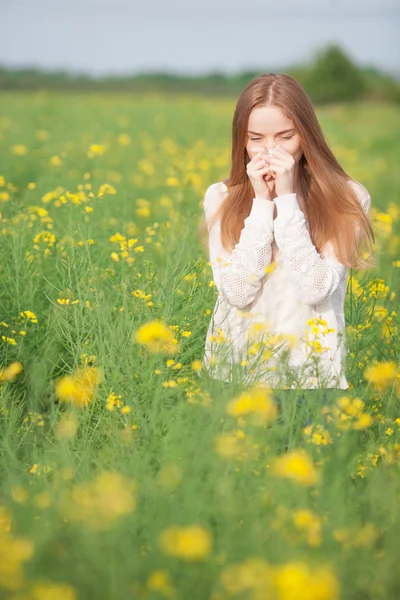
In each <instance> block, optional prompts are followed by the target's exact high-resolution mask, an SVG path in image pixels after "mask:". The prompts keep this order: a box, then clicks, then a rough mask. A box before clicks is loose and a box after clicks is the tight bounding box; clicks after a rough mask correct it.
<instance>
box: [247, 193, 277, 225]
mask: <svg viewBox="0 0 400 600" xmlns="http://www.w3.org/2000/svg"><path fill="white" fill-rule="evenodd" d="M274 209H275V202H274V201H273V200H266V199H264V198H253V206H252V208H251V211H250V214H249V217H250V216H251V217H256V219H262V220H263V221H265V219H267V220H268V221H271V222H272V221H273V216H274Z"/></svg>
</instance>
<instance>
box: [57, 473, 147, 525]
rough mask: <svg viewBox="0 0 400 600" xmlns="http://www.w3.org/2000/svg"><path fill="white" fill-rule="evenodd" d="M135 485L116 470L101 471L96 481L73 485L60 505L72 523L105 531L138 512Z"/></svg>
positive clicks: (62, 512)
mask: <svg viewBox="0 0 400 600" xmlns="http://www.w3.org/2000/svg"><path fill="white" fill-rule="evenodd" d="M135 492H136V482H135V481H134V480H132V479H128V478H127V477H124V476H123V475H121V474H120V473H115V472H113V471H103V472H101V473H100V474H99V475H98V476H97V477H96V479H95V480H94V481H91V482H88V483H86V482H84V483H78V484H76V485H74V486H73V487H72V488H71V489H70V490H69V491H68V492H67V493H66V495H65V496H64V497H63V498H62V500H61V502H60V504H59V511H60V513H61V514H62V515H63V516H64V517H65V518H67V519H69V520H70V521H78V522H81V523H84V524H85V525H87V526H88V527H89V528H91V529H94V530H98V531H106V530H109V529H111V527H112V526H113V525H114V523H115V522H116V521H117V520H118V518H119V517H121V516H123V515H127V514H130V513H132V512H133V511H134V510H135V509H136V493H135Z"/></svg>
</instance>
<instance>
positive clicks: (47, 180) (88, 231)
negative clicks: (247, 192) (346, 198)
mask: <svg viewBox="0 0 400 600" xmlns="http://www.w3.org/2000/svg"><path fill="white" fill-rule="evenodd" d="M0 98H1V99H0V102H1V111H0V114H1V117H0V147H1V156H2V160H1V165H0V244H1V256H2V261H1V263H0V335H1V340H0V438H1V452H0V597H1V598H3V597H4V598H7V599H9V600H42V599H43V600H91V599H93V600H94V599H96V600H97V599H103V598H104V599H114V598H115V599H118V600H125V599H142V598H143V599H149V600H158V599H160V600H161V599H168V600H169V599H171V600H173V599H176V600H189V599H190V600H207V599H209V600H229V599H233V600H235V599H237V600H244V599H246V600H247V599H248V600H341V599H344V598H351V599H352V600H397V599H398V598H400V544H399V539H400V506H399V505H400V370H399V360H398V357H399V351H400V341H399V311H400V309H399V297H400V171H399V169H398V156H399V152H400V142H399V139H400V108H399V107H395V106H390V105H383V104H358V105H356V104H354V105H339V104H338V105H332V106H329V107H326V108H321V109H317V115H318V118H319V119H320V122H321V125H322V127H323V130H324V133H325V134H326V137H327V139H328V142H329V144H330V146H331V148H332V150H333V151H334V153H335V155H336V156H337V158H338V160H339V161H340V163H341V164H342V166H343V167H344V169H345V170H346V172H347V173H348V174H349V175H350V176H351V177H352V178H353V179H355V180H357V181H359V182H361V183H363V184H364V185H365V186H366V187H367V189H368V190H369V192H370V195H371V199H372V219H373V223H374V229H375V236H376V255H375V258H376V263H377V267H376V268H375V269H372V270H369V271H364V272H356V271H352V270H350V271H349V282H348V291H347V297H346V321H347V333H346V337H347V345H348V354H347V358H346V360H347V365H346V375H347V378H348V380H349V383H350V388H349V389H347V390H344V391H343V390H339V389H338V390H334V392H333V394H332V395H330V396H329V401H328V402H326V403H324V402H322V396H321V395H320V394H319V393H318V392H317V393H315V392H312V393H310V392H309V393H307V392H305V400H306V402H302V403H298V402H297V400H298V397H299V396H298V394H299V393H298V391H297V390H289V392H288V394H287V396H286V397H285V402H284V403H283V405H282V406H281V407H280V408H278V406H277V403H276V401H275V398H274V394H273V393H272V392H271V391H270V390H268V389H259V388H257V387H254V388H250V389H245V388H244V387H243V388H242V387H241V386H235V385H233V384H230V385H226V384H224V383H222V382H219V381H216V380H210V379H209V378H207V377H206V376H205V375H204V373H203V372H202V371H201V360H202V357H203V347H204V340H205V336H206V332H207V327H208V323H209V320H210V318H211V314H212V311H213V308H214V303H215V300H216V295H217V291H216V289H215V285H214V282H213V281H212V271H211V267H210V265H209V264H208V262H207V258H206V255H205V250H204V247H203V246H202V244H201V242H200V240H199V239H198V227H199V224H200V218H201V212H202V200H203V195H204V192H205V190H206V189H207V187H208V186H209V185H210V184H211V183H213V182H216V181H221V180H222V179H224V178H226V177H227V176H228V175H229V169H230V147H229V142H230V128H231V119H232V115H233V111H234V107H235V101H234V100H227V99H219V98H217V97H216V98H213V99H210V98H202V97H198V98H193V97H186V96H176V97H173V98H172V97H163V96H157V95H154V96H153V95H149V96H133V95H129V94H126V95H124V94H121V95H112V94H109V95H107V94H104V95H100V94H95V93H93V94H86V95H85V94H71V95H68V94H56V93H55V94H51V93H44V92H43V93H36V94H18V93H9V94H3V95H2V96H1V97H0ZM315 394H316V395H315ZM306 419H307V421H306ZM306 422H307V424H306Z"/></svg>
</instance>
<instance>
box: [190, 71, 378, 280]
mask: <svg viewBox="0 0 400 600" xmlns="http://www.w3.org/2000/svg"><path fill="white" fill-rule="evenodd" d="M259 106H276V107H279V108H280V109H281V110H282V112H283V113H284V114H285V115H286V117H287V118H289V119H291V121H292V122H293V123H294V126H295V128H296V129H297V132H298V133H299V135H300V138H301V146H302V150H303V156H302V157H301V159H300V161H299V165H298V181H299V187H300V191H301V195H302V197H303V198H304V203H305V208H306V213H307V221H308V230H309V234H310V237H311V240H312V242H313V244H314V245H315V247H316V249H317V250H318V251H319V252H320V251H321V249H322V248H323V246H324V245H325V244H326V243H327V242H328V241H329V240H330V241H331V243H332V246H333V250H334V252H335V254H336V256H337V259H338V260H339V261H340V262H341V263H342V264H344V265H347V266H348V267H352V268H357V269H366V268H370V267H375V266H376V263H375V260H374V258H373V257H372V253H373V245H372V244H373V243H375V237H374V232H373V228H372V224H371V222H370V219H369V217H368V215H367V214H365V212H364V210H363V208H362V206H361V203H360V200H359V198H358V195H357V192H356V190H355V189H354V188H353V186H351V185H349V181H351V178H350V177H349V176H348V175H347V174H346V172H345V171H344V170H343V168H342V167H341V166H340V164H339V162H338V161H337V160H336V158H335V156H334V155H333V153H332V151H331V150H330V148H329V146H328V144H327V142H326V140H325V137H324V134H323V132H322V129H321V126H320V124H319V122H318V119H317V117H316V114H315V112H314V108H313V106H312V103H311V100H310V98H309V97H308V95H307V93H306V92H305V90H304V89H303V88H302V86H301V85H300V84H299V83H298V82H297V81H296V80H295V79H293V78H292V77H290V76H289V75H286V74H282V73H281V74H275V73H265V74H262V75H260V76H259V77H256V78H255V79H253V80H252V81H250V82H249V83H248V85H247V86H246V88H245V89H244V90H243V92H242V93H241V95H240V96H239V99H238V101H237V104H236V108H235V113H234V116H233V122H232V153H231V157H232V163H231V171H230V174H229V177H228V179H225V180H224V183H225V184H226V186H227V188H228V193H227V194H226V196H225V199H224V201H223V203H222V204H221V206H220V207H219V209H218V210H217V211H216V213H215V214H214V215H213V218H212V223H211V222H210V223H209V228H211V227H212V224H213V223H214V222H215V220H217V219H221V222H220V232H221V244H222V246H223V248H224V249H225V250H226V251H228V252H231V251H232V250H233V248H234V245H235V244H236V243H237V242H238V241H239V238H240V233H241V230H242V229H243V227H244V220H245V218H246V217H248V215H249V213H250V210H251V207H252V203H253V197H254V190H253V186H252V184H251V181H250V179H249V177H248V175H247V171H246V166H247V163H248V162H249V161H250V157H249V155H248V153H247V149H246V135H247V128H248V121H249V117H250V113H251V111H252V110H253V108H255V107H259ZM355 222H357V224H358V226H359V227H360V231H359V233H358V235H359V236H360V237H359V238H356V230H355V227H354V223H355ZM206 229H207V222H206V219H205V214H204V213H203V215H202V219H201V223H200V227H199V239H200V240H201V241H202V243H203V244H204V240H203V235H204V232H205V231H206ZM205 245H206V248H207V254H208V242H207V243H206V244H205ZM364 245H365V250H367V259H366V258H364V256H363V254H364V252H363V247H364Z"/></svg>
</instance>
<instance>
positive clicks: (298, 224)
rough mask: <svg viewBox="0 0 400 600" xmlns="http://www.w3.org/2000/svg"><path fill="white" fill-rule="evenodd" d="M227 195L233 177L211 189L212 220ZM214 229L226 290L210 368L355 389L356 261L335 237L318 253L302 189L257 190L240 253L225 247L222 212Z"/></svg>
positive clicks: (217, 280) (213, 331)
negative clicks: (351, 293) (349, 358)
mask: <svg viewBox="0 0 400 600" xmlns="http://www.w3.org/2000/svg"><path fill="white" fill-rule="evenodd" d="M350 183H351V184H352V185H353V186H355V189H356V190H357V194H358V197H359V199H360V202H361V204H362V206H363V209H364V211H365V213H367V212H368V210H369V207H370V204H371V198H370V195H369V192H368V190H367V189H366V188H365V187H364V186H363V185H361V184H360V183H359V182H356V181H351V182H350ZM226 193H227V186H226V185H225V184H224V183H223V182H218V183H213V184H212V185H210V186H209V187H208V189H207V190H206V193H205V195H204V199H203V207H204V212H205V216H206V219H207V223H209V219H210V218H211V216H212V215H213V214H214V212H215V210H216V209H217V208H218V206H219V204H220V202H221V201H222V200H223V198H224V195H225V194H226ZM274 204H275V205H276V207H277V217H276V219H275V220H274V219H273V214H274ZM355 227H356V228H358V229H359V227H358V226H356V225H355ZM208 236H209V251H210V263H209V264H211V267H212V272H213V281H214V284H215V287H216V289H217V292H218V296H217V301H216V304H215V308H214V311H213V315H212V318H211V320H210V324H209V327H208V332H207V337H206V342H205V348H204V357H203V363H202V366H203V369H205V370H206V372H207V374H208V375H209V376H210V377H213V378H215V379H221V380H223V381H235V380H236V377H239V378H240V379H241V380H242V381H244V382H245V383H248V384H255V383H257V384H258V385H263V384H264V385H266V386H267V387H271V388H278V389H279V388H283V389H287V388H309V389H315V388H319V387H328V388H329V387H337V388H340V389H347V388H348V387H349V384H348V382H347V379H346V376H345V373H344V365H345V357H346V341H345V318H344V300H345V295H346V289H347V277H348V268H347V267H346V266H344V265H342V264H341V263H340V262H338V260H337V259H336V257H335V254H334V252H333V248H332V245H331V243H330V242H328V244H327V245H326V246H325V247H324V249H323V252H321V253H320V254H319V253H318V252H317V250H316V248H315V246H314V245H313V243H312V241H311V238H310V235H309V231H308V224H307V220H306V218H305V216H304V214H303V211H302V210H301V208H300V206H299V203H298V201H297V196H296V194H295V193H293V194H284V195H281V196H277V197H276V198H274V200H273V201H272V200H265V199H263V198H253V205H252V208H251V211H250V214H249V216H248V217H247V218H246V219H245V221H244V227H243V229H242V232H241V235H240V239H239V242H238V243H237V244H236V246H235V247H234V249H233V251H232V252H231V253H227V252H226V251H225V250H224V249H223V248H222V245H221V240H220V221H219V220H218V221H217V222H216V223H215V224H214V226H213V227H212V229H211V231H210V228H208ZM273 249H274V253H275V252H276V256H274V255H273ZM271 259H272V261H273V262H272V263H271ZM274 260H275V262H274ZM310 319H315V321H314V322H312V321H311V322H310V321H309V320H310ZM317 319H319V321H317Z"/></svg>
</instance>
